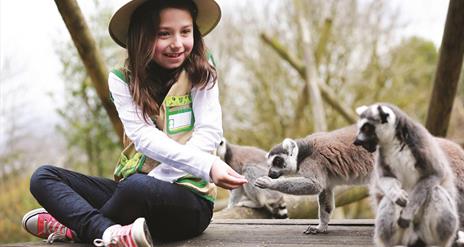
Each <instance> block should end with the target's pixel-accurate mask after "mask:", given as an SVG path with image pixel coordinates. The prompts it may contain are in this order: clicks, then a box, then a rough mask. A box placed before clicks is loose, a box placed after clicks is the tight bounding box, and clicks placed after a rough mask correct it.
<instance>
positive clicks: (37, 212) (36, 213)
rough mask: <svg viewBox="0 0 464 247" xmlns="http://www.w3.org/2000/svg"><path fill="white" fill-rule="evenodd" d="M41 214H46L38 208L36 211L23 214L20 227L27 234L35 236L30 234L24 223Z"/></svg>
mask: <svg viewBox="0 0 464 247" xmlns="http://www.w3.org/2000/svg"><path fill="white" fill-rule="evenodd" d="M42 213H47V210H45V209H44V208H38V209H34V210H32V211H29V212H28V213H27V214H25V215H24V216H23V219H22V221H21V225H22V226H23V229H24V230H26V231H27V232H28V233H30V234H32V235H34V236H37V234H35V233H33V232H30V231H29V230H28V229H27V227H26V223H27V221H28V220H29V219H30V218H31V217H34V216H36V215H38V214H42Z"/></svg>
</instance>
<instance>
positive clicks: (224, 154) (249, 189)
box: [217, 139, 288, 219]
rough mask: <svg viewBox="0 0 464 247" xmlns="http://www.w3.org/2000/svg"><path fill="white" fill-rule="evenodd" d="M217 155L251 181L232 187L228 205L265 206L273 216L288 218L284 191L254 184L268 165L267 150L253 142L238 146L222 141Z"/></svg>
mask: <svg viewBox="0 0 464 247" xmlns="http://www.w3.org/2000/svg"><path fill="white" fill-rule="evenodd" d="M217 154H218V156H219V157H220V158H221V159H222V160H224V162H226V163H227V164H228V165H229V166H230V167H232V169H234V170H235V171H236V172H238V173H240V174H242V175H243V176H245V178H246V179H247V180H248V183H246V184H244V185H243V186H241V187H239V188H237V189H233V190H232V191H231V195H230V197H229V203H228V205H227V207H228V208H231V207H234V206H238V207H249V208H263V207H264V208H265V209H266V210H267V211H269V212H270V213H271V215H272V217H273V218H276V219H287V218H288V212H287V206H286V204H285V201H284V197H283V195H282V194H281V193H279V192H277V191H272V190H264V189H260V188H257V187H255V186H254V182H255V180H256V178H258V177H261V176H265V175H266V174H267V171H268V170H269V167H268V166H267V164H266V152H265V151H264V150H262V149H259V148H256V147H250V146H239V145H234V144H230V143H228V142H227V141H226V140H225V139H223V140H222V141H221V143H220V144H219V147H218V149H217Z"/></svg>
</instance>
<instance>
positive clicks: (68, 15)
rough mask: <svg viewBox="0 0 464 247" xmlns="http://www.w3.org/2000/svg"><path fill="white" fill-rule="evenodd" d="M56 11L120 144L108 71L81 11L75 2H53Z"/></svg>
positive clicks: (119, 133)
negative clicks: (110, 94)
mask: <svg viewBox="0 0 464 247" xmlns="http://www.w3.org/2000/svg"><path fill="white" fill-rule="evenodd" d="M55 3H56V6H57V7H58V11H59V12H60V14H61V17H62V18H63V21H64V23H65V24H66V27H67V29H68V31H69V33H70V34H71V38H72V40H73V42H74V45H75V46H76V48H77V51H78V52H79V56H80V57H81V60H82V62H83V63H84V66H85V69H86V71H87V73H88V74H89V77H90V79H91V80H92V84H93V86H94V87H95V90H96V91H97V95H98V97H99V98H100V100H101V102H102V105H103V107H104V108H105V110H106V112H107V114H108V117H109V118H110V120H111V123H112V125H113V128H114V130H115V131H116V133H117V135H118V136H119V140H120V143H122V134H123V127H122V123H121V121H120V120H119V117H118V113H117V111H116V108H115V107H114V104H113V102H111V100H110V96H109V89H108V84H107V80H108V69H107V68H106V65H105V62H104V58H103V56H102V54H101V53H100V50H99V49H98V46H97V45H96V42H95V39H94V38H93V36H92V34H91V32H90V30H89V28H88V26H87V23H86V22H85V19H84V16H83V15H82V12H81V9H80V8H79V5H78V4H77V2H76V0H55Z"/></svg>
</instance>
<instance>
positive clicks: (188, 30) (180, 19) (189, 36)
mask: <svg viewBox="0 0 464 247" xmlns="http://www.w3.org/2000/svg"><path fill="white" fill-rule="evenodd" d="M192 48H193V20H192V16H191V15H190V13H189V12H188V11H187V10H182V9H175V8H166V9H163V10H161V12H160V26H159V30H158V33H156V38H155V44H154V53H153V60H154V61H155V62H156V63H157V64H158V65H159V66H161V67H163V68H166V69H175V68H178V67H179V66H181V65H182V63H183V62H184V61H185V59H187V57H188V56H189V55H190V53H191V52H192Z"/></svg>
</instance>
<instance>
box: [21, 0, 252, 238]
mask: <svg viewBox="0 0 464 247" xmlns="http://www.w3.org/2000/svg"><path fill="white" fill-rule="evenodd" d="M219 19H220V9H219V6H218V5H217V3H216V2H215V1H214V0H132V1H129V2H128V3H127V4H125V5H124V6H122V7H121V8H120V9H119V10H117V11H116V12H115V14H114V15H113V17H112V18H111V21H110V25H109V32H110V35H111V37H112V38H113V40H114V41H115V42H116V43H117V44H119V45H121V46H122V47H124V48H127V52H128V58H127V60H126V66H125V67H124V68H123V69H121V70H114V71H113V72H112V73H110V75H109V79H108V80H109V82H108V83H109V88H110V91H111V95H112V97H113V99H114V104H115V106H116V109H117V110H118V113H119V117H120V119H121V121H122V123H123V125H124V130H125V134H126V135H127V140H126V141H125V144H126V148H125V149H124V151H123V153H122V154H121V157H120V159H119V162H118V166H117V168H116V170H115V177H116V178H117V179H118V180H119V179H122V180H120V181H119V182H116V181H113V180H110V179H106V178H99V177H90V176H86V175H82V174H79V173H76V172H73V171H69V170H65V169H62V168H58V167H54V166H42V167H40V168H38V169H37V170H36V171H35V172H34V174H33V175H32V177H31V185H30V189H31V193H32V194H33V195H34V197H35V198H36V199H37V201H38V202H39V203H40V204H41V205H42V206H43V207H44V209H36V210H33V211H31V212H29V213H27V214H26V215H25V216H24V218H23V226H24V228H25V229H26V230H27V231H28V232H30V233H31V234H33V235H35V236H38V237H41V238H47V241H48V242H49V243H52V242H53V241H54V240H57V239H58V240H64V241H79V242H86V243H90V242H93V243H94V244H95V245H96V246H152V240H151V236H153V238H155V239H160V240H179V239H185V238H190V237H193V236H196V235H199V234H200V233H202V232H203V231H204V230H205V229H206V227H207V226H208V224H209V222H210V220H211V217H212V210H213V200H214V197H215V186H214V184H216V185H218V186H221V187H223V188H226V189H233V188H237V187H238V186H240V185H242V184H244V183H246V180H245V179H244V178H243V177H242V176H241V175H239V174H237V173H236V172H234V171H233V170H232V169H231V168H230V167H229V166H228V165H227V164H225V163H224V162H222V161H221V160H220V159H219V158H217V157H216V156H214V155H213V153H214V151H215V150H216V147H217V145H218V144H219V142H220V140H221V137H222V122H221V121H222V120H221V109H220V105H219V99H218V85H217V83H216V71H215V69H214V67H213V66H211V65H210V64H209V63H208V60H207V55H206V52H205V47H204V43H203V39H202V35H203V36H204V35H206V34H207V33H208V32H210V31H211V30H212V29H213V28H214V27H215V26H216V24H217V23H218V21H219ZM144 171H145V172H147V173H148V175H146V174H141V173H140V172H144ZM210 181H211V182H213V183H214V184H213V183H209V182H210ZM121 225H123V226H121Z"/></svg>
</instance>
